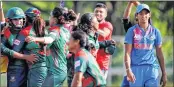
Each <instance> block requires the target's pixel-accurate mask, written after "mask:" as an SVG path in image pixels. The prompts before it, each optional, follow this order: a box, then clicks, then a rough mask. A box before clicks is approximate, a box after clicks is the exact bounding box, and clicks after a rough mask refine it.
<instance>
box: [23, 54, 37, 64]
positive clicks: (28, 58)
mask: <svg viewBox="0 0 174 87" xmlns="http://www.w3.org/2000/svg"><path fill="white" fill-rule="evenodd" d="M25 59H26V61H28V62H29V63H31V64H34V63H35V62H36V61H37V60H38V57H37V56H36V55H35V54H30V55H25Z"/></svg>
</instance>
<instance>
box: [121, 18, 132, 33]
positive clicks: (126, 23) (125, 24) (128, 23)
mask: <svg viewBox="0 0 174 87" xmlns="http://www.w3.org/2000/svg"><path fill="white" fill-rule="evenodd" d="M122 21H123V26H124V30H125V32H127V31H128V29H129V28H130V27H132V23H131V22H130V21H129V20H128V19H122Z"/></svg>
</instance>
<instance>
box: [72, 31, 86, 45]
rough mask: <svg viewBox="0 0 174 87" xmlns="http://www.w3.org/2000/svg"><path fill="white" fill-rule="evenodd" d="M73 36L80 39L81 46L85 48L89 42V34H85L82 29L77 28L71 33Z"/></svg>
mask: <svg viewBox="0 0 174 87" xmlns="http://www.w3.org/2000/svg"><path fill="white" fill-rule="evenodd" d="M71 36H72V38H73V39H74V40H79V41H80V42H79V45H80V47H81V48H85V47H86V45H87V43H88V37H87V35H86V34H85V32H83V31H81V30H77V31H74V32H73V33H72V34H71Z"/></svg>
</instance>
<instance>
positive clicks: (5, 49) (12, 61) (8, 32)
mask: <svg viewBox="0 0 174 87" xmlns="http://www.w3.org/2000/svg"><path fill="white" fill-rule="evenodd" d="M18 33H19V31H15V30H12V29H10V28H6V29H4V34H3V36H2V37H1V52H2V54H5V55H6V56H8V58H9V65H23V64H25V61H24V60H21V59H16V58H13V53H14V51H12V50H10V49H12V48H13V42H14V40H15V39H16V37H17V35H18Z"/></svg>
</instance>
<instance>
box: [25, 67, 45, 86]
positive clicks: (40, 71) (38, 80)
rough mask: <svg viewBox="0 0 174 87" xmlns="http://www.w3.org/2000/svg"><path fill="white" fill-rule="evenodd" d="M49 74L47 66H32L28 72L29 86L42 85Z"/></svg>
mask: <svg viewBox="0 0 174 87" xmlns="http://www.w3.org/2000/svg"><path fill="white" fill-rule="evenodd" d="M46 76H47V67H36V68H31V69H30V70H29V74H28V87H42V85H43V83H44V81H45V78H46Z"/></svg>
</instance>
